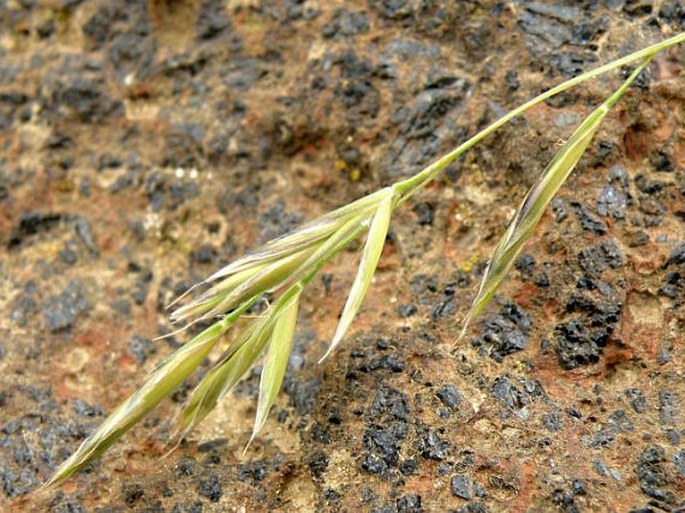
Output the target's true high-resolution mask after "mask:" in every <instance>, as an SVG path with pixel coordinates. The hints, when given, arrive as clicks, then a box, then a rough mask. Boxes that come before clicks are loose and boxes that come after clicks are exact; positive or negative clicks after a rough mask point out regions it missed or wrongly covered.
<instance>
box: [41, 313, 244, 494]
mask: <svg viewBox="0 0 685 513" xmlns="http://www.w3.org/2000/svg"><path fill="white" fill-rule="evenodd" d="M250 304H251V303H245V304H244V305H243V306H242V307H241V308H240V309H238V310H236V311H235V312H233V313H232V314H231V315H229V316H227V317H225V318H224V319H222V320H220V321H218V322H216V323H214V324H213V325H212V326H210V327H209V328H207V329H205V330H204V331H202V332H201V333H199V334H198V335H196V336H195V337H194V338H193V339H192V340H190V341H189V342H188V343H186V344H185V345H183V346H182V347H180V348H179V349H177V350H176V352H174V353H173V354H172V355H170V356H169V357H168V358H167V359H166V360H165V361H164V363H163V364H162V365H160V366H159V367H158V368H157V370H155V371H154V372H153V373H152V374H151V375H150V376H149V378H148V380H147V381H146V382H145V384H144V385H143V386H142V387H140V388H139V389H138V390H137V391H136V392H135V393H133V394H132V395H131V396H130V397H129V398H128V399H126V400H125V401H124V402H123V403H122V404H120V405H119V407H118V408H117V409H116V410H114V412H112V414H110V416H109V417H107V419H105V421H104V422H103V423H102V424H100V426H99V427H98V429H97V430H96V431H95V432H94V433H93V434H91V435H90V436H89V437H88V438H87V439H86V440H84V442H83V443H82V444H81V446H80V447H79V448H78V449H77V450H76V452H74V453H73V454H72V455H71V456H70V457H69V458H68V459H67V460H66V461H65V462H64V463H62V464H61V465H60V466H59V468H58V469H57V470H56V471H55V473H54V474H53V476H52V477H51V478H50V480H49V481H48V483H47V485H46V486H52V485H56V484H59V483H60V482H62V481H63V480H65V479H66V478H67V477H69V476H70V475H71V474H73V473H74V472H76V471H77V470H79V469H81V468H83V467H84V466H86V465H87V464H88V463H90V462H91V461H92V460H94V459H95V458H97V457H98V456H99V455H100V454H102V453H103V452H105V451H106V450H107V449H108V448H109V447H110V446H111V445H112V444H113V443H114V442H116V441H117V440H118V439H119V438H120V437H121V436H122V435H123V434H124V433H126V432H127V431H128V430H129V429H131V427H132V426H133V425H134V424H135V423H136V422H138V421H139V420H140V419H141V418H143V417H144V416H145V415H146V414H147V413H148V412H149V411H150V410H152V408H154V407H155V406H157V404H158V403H159V402H160V401H161V400H162V399H163V398H164V397H166V396H167V395H168V394H169V392H171V391H172V390H173V389H174V388H176V387H177V386H178V385H180V384H181V383H182V382H183V380H185V379H186V378H187V377H188V376H190V374H191V373H192V372H193V371H194V370H195V369H196V368H197V366H198V365H200V363H201V362H202V360H203V359H204V358H205V357H206V356H207V355H208V354H209V352H210V351H211V350H212V348H213V347H214V346H215V344H216V343H217V341H218V340H219V338H220V337H221V336H222V335H223V334H224V333H225V332H226V330H228V328H229V327H230V326H231V325H232V324H233V323H234V322H235V321H236V320H237V319H238V317H239V316H240V315H241V314H242V313H243V312H244V311H245V310H246V309H247V308H249V306H250Z"/></svg>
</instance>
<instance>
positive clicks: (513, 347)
mask: <svg viewBox="0 0 685 513" xmlns="http://www.w3.org/2000/svg"><path fill="white" fill-rule="evenodd" d="M529 333H530V320H529V319H528V315H527V314H526V312H525V311H524V310H523V309H522V308H521V307H519V306H517V305H515V304H507V305H505V306H503V307H502V308H501V309H500V311H499V313H498V314H497V315H493V316H490V317H488V318H486V320H485V322H484V323H483V330H482V334H481V335H480V336H479V337H477V338H475V339H474V340H473V341H471V345H472V346H473V347H475V348H477V349H478V351H479V353H480V354H482V355H487V356H489V357H490V358H492V359H493V360H495V361H497V362H501V361H502V360H503V359H504V357H505V356H507V355H509V354H512V353H515V352H517V351H523V350H524V349H525V348H526V347H527V346H528V334H529Z"/></svg>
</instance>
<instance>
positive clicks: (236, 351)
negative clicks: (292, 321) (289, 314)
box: [178, 283, 302, 437]
mask: <svg viewBox="0 0 685 513" xmlns="http://www.w3.org/2000/svg"><path fill="white" fill-rule="evenodd" d="M301 288H302V286H301V285H300V284H299V283H298V284H296V285H295V286H293V287H291V288H290V289H288V291H286V292H285V293H284V294H283V295H282V296H281V297H280V298H279V299H278V300H277V301H276V302H275V303H274V304H273V305H271V306H270V307H269V311H268V313H267V314H266V316H264V317H263V318H261V319H259V320H257V321H256V322H255V323H253V324H252V325H250V326H249V327H248V328H247V330H246V331H245V332H244V333H243V334H242V335H241V336H240V337H238V339H237V340H236V341H235V342H233V343H232V344H231V345H230V346H229V347H228V349H227V350H226V351H225V352H224V354H223V355H222V357H221V358H220V359H219V361H218V362H217V363H216V364H214V366H213V367H212V368H211V369H210V370H209V372H207V374H206V375H205V376H204V378H202V381H201V382H200V383H199V384H198V385H197V387H196V388H195V390H193V393H192V394H191V396H190V399H189V400H188V403H187V404H186V406H185V407H184V409H183V412H182V413H181V420H180V425H179V429H178V433H179V436H180V437H183V436H185V435H186V434H187V433H189V432H190V431H191V430H192V429H193V428H194V427H195V426H197V424H199V423H200V422H201V421H202V420H203V419H204V418H205V417H206V416H207V414H209V412H211V411H212V410H213V409H214V408H215V407H216V405H217V403H218V402H219V399H221V398H222V397H223V396H224V395H225V394H226V393H227V392H228V391H229V390H231V388H233V387H234V386H235V385H236V383H238V381H240V379H241V378H242V377H243V375H244V374H245V373H246V372H247V371H248V370H249V369H250V368H251V367H252V366H253V365H254V363H255V361H256V360H257V359H258V358H259V356H260V355H261V353H262V351H263V350H264V347H265V346H266V344H267V342H268V341H269V337H270V336H271V332H272V330H273V327H274V324H275V323H276V321H277V320H278V319H279V318H280V316H281V315H282V313H283V311H284V309H285V308H286V307H287V306H288V304H289V302H290V300H291V299H292V298H293V296H294V295H295V294H297V295H299V292H300V290H301Z"/></svg>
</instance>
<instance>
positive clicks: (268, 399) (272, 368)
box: [245, 293, 300, 450]
mask: <svg viewBox="0 0 685 513" xmlns="http://www.w3.org/2000/svg"><path fill="white" fill-rule="evenodd" d="M299 302H300V293H298V294H297V295H296V296H295V297H294V298H293V299H292V300H291V301H290V302H289V303H288V305H287V306H285V307H284V308H283V313H282V314H281V315H280V317H279V318H278V319H277V320H276V323H275V324H274V328H273V331H272V332H271V340H270V341H269V349H268V351H267V354H266V361H265V362H264V368H263V369H262V376H261V380H260V382H259V402H258V404H257V415H256V417H255V423H254V428H253V430H252V436H251V437H250V441H249V442H248V444H247V446H245V449H246V450H247V447H248V446H249V445H250V443H251V442H252V440H254V438H255V437H256V436H257V434H258V433H259V432H260V431H261V430H262V428H263V427H264V423H265V422H266V418H267V416H268V415H269V410H271V406H273V404H274V402H275V401H276V396H278V392H279V391H280V389H281V384H282V383H283V376H285V370H286V368H287V367H288V358H289V357H290V351H291V350H292V348H293V340H294V337H295V325H296V323H297V312H298V309H299Z"/></svg>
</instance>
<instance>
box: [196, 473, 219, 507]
mask: <svg viewBox="0 0 685 513" xmlns="http://www.w3.org/2000/svg"><path fill="white" fill-rule="evenodd" d="M197 493H198V494H199V495H201V496H203V497H207V498H208V499H209V500H210V501H212V502H219V499H220V498H221V482H220V480H219V476H218V475H216V474H209V475H208V476H206V477H202V478H200V479H199V480H198V483H197Z"/></svg>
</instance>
